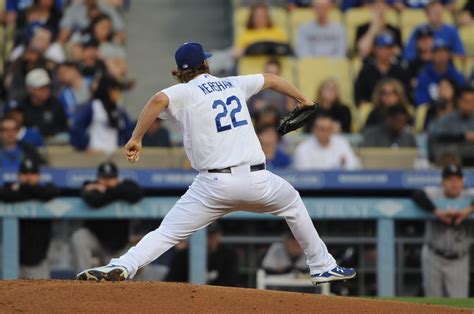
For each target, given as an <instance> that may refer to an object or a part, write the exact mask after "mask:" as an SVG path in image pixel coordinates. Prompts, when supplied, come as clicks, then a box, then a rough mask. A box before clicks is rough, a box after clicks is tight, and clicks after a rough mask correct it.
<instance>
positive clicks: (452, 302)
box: [383, 297, 474, 308]
mask: <svg viewBox="0 0 474 314" xmlns="http://www.w3.org/2000/svg"><path fill="white" fill-rule="evenodd" d="M383 299H385V300H393V301H403V302H414V303H423V304H435V305H445V306H456V307H464V308H474V298H469V299H451V298H422V297H396V298H383Z"/></svg>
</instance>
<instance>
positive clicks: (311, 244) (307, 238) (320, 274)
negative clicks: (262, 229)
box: [262, 171, 356, 284]
mask: <svg viewBox="0 0 474 314" xmlns="http://www.w3.org/2000/svg"><path fill="white" fill-rule="evenodd" d="M265 175H268V183H267V184H266V186H265V187H263V189H264V191H262V195H265V199H264V200H263V202H265V203H266V204H268V205H267V208H266V212H269V213H271V214H273V215H276V216H280V217H283V218H285V220H286V222H287V223H288V226H289V227H290V229H291V232H292V233H293V235H294V237H295V239H296V240H297V241H298V243H299V244H300V246H301V248H302V249H303V252H304V253H305V254H306V257H307V264H308V266H309V268H310V274H311V280H312V282H313V283H314V284H319V283H324V282H330V281H338V280H347V279H351V278H354V277H355V275H356V272H355V270H354V269H352V268H344V267H340V266H338V265H337V264H336V261H335V260H334V258H333V257H332V255H331V254H330V253H329V252H328V250H327V248H326V245H325V244H324V242H323V241H322V240H321V238H320V237H319V234H318V232H317V231H316V228H315V227H314V225H313V221H312V220H311V217H310V216H309V214H308V211H307V209H306V207H305V205H304V203H303V201H302V200H301V197H300V195H299V193H298V192H297V191H296V190H295V189H294V188H293V187H292V186H291V185H290V184H289V183H288V182H286V181H285V180H284V179H282V178H280V177H279V176H277V175H275V174H273V173H271V172H269V171H267V172H266V174H265Z"/></svg>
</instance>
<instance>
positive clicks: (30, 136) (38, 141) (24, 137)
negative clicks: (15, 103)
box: [8, 108, 44, 147]
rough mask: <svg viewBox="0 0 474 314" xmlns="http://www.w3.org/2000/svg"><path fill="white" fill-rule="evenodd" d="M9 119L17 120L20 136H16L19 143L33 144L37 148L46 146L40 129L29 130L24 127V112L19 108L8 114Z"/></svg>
mask: <svg viewBox="0 0 474 314" xmlns="http://www.w3.org/2000/svg"><path fill="white" fill-rule="evenodd" d="M8 117H11V118H12V119H15V121H16V123H17V125H18V127H19V129H18V134H17V135H16V139H17V140H18V141H20V142H25V143H28V144H31V145H33V146H35V147H42V146H43V145H44V141H43V137H42V136H41V134H40V132H39V131H38V129H36V128H35V127H32V128H27V127H26V126H24V124H23V121H24V115H23V111H21V110H20V109H18V108H15V109H13V110H11V111H10V112H8Z"/></svg>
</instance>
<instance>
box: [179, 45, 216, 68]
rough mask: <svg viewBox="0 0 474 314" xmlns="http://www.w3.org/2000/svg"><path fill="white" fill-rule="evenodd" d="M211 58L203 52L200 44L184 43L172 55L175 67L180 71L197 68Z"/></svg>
mask: <svg viewBox="0 0 474 314" xmlns="http://www.w3.org/2000/svg"><path fill="white" fill-rule="evenodd" d="M211 56H212V54H211V53H209V52H205V51H204V48H202V45H201V44H200V43H184V44H182V45H181V46H180V47H179V48H178V49H177V50H176V53H175V54H174V58H175V59H176V65H177V66H178V69H181V70H184V69H188V68H194V67H197V66H198V65H200V64H201V63H202V62H203V61H204V60H206V59H208V58H210V57H211Z"/></svg>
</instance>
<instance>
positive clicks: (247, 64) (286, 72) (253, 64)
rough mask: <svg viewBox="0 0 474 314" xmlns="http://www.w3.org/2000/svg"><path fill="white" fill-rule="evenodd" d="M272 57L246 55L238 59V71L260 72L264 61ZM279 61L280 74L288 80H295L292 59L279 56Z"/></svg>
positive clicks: (245, 73)
mask: <svg viewBox="0 0 474 314" xmlns="http://www.w3.org/2000/svg"><path fill="white" fill-rule="evenodd" d="M271 58H272V57H268V56H248V57H243V58H241V59H240V60H239V64H238V69H237V70H238V73H239V75H247V74H256V73H262V71H263V68H264V66H265V63H266V62H267V61H268V60H269V59H271ZM278 60H279V61H280V62H281V70H282V73H281V76H282V77H284V78H285V79H287V80H288V81H290V82H295V77H294V69H293V59H292V58H289V57H280V58H278Z"/></svg>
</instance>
